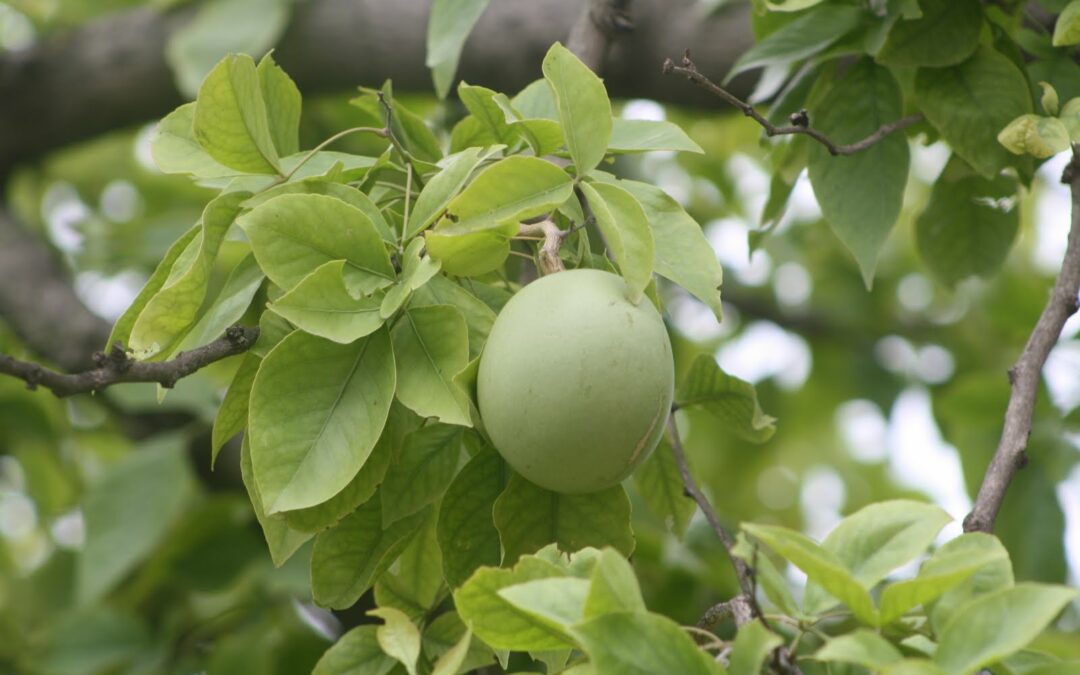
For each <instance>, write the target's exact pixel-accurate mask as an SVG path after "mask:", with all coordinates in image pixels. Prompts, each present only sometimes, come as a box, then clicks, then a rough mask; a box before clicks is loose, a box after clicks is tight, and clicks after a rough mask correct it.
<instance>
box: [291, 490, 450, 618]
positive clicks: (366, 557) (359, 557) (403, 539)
mask: <svg viewBox="0 0 1080 675" xmlns="http://www.w3.org/2000/svg"><path fill="white" fill-rule="evenodd" d="M429 517H430V513H429V510H424V511H421V512H419V513H414V514H413V515H411V516H408V517H407V518H402V519H401V520H398V521H396V522H395V523H393V524H392V525H390V527H388V528H385V529H384V528H383V526H382V504H381V500H380V499H379V495H378V494H376V496H375V497H373V498H372V499H370V500H368V502H367V503H365V504H364V505H363V506H361V507H360V508H359V509H357V510H356V511H354V512H352V513H351V514H349V515H348V516H346V517H345V518H343V519H342V520H341V522H340V523H338V524H337V525H335V526H334V527H331V528H330V529H328V530H326V531H324V532H321V533H320V534H319V535H318V536H317V537H315V546H314V547H313V548H312V550H311V592H312V594H313V596H314V598H315V602H317V603H318V604H320V605H322V606H323V607H330V608H332V609H346V608H348V607H351V606H352V605H353V604H354V603H355V602H356V601H357V600H358V599H359V598H360V596H361V595H363V594H364V593H365V592H366V591H367V590H368V589H369V588H371V587H372V585H374V583H375V581H376V579H378V578H379V577H380V576H381V575H382V574H383V572H385V571H386V570H387V569H388V568H389V567H390V565H392V564H393V562H394V561H395V560H397V557H398V556H399V555H401V552H402V551H404V550H405V547H407V546H408V545H409V542H411V541H412V539H413V537H414V536H416V535H417V534H418V533H419V532H420V528H421V526H422V525H423V524H424V522H425V521H426V520H427V519H428V518H429Z"/></svg>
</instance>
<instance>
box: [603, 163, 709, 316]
mask: <svg viewBox="0 0 1080 675" xmlns="http://www.w3.org/2000/svg"><path fill="white" fill-rule="evenodd" d="M619 186H620V187H623V188H625V189H626V190H627V191H628V192H630V194H632V195H634V197H636V198H637V200H638V203H639V204H641V208H643V209H644V210H645V215H646V217H647V218H648V220H649V225H650V226H651V227H652V232H653V242H654V244H655V256H656V257H655V261H654V265H655V267H656V273H657V274H659V275H660V276H662V277H664V278H665V279H670V280H671V281H674V282H675V283H677V284H679V285H680V286H682V287H683V288H685V289H686V290H687V291H689V292H690V293H691V294H692V295H694V297H696V298H697V299H698V300H701V301H702V302H704V303H705V304H706V305H708V306H709V309H711V310H712V311H713V314H715V315H716V319H717V321H719V320H720V319H721V315H722V313H723V312H722V310H721V304H720V283H721V281H723V272H722V271H721V269H720V263H719V262H718V261H717V259H716V254H715V253H714V252H713V250H712V246H710V245H709V241H708V240H707V239H706V238H705V234H704V233H703V232H702V231H701V226H700V225H698V223H697V221H695V220H694V219H693V218H691V217H690V215H689V214H688V213H686V211H685V210H683V207H682V206H680V205H679V203H678V202H677V201H675V200H674V199H673V198H672V197H671V196H669V195H668V194H667V193H666V192H664V191H663V190H661V189H660V188H658V187H655V186H653V185H649V184H647V183H640V182H638V181H633V180H620V181H619Z"/></svg>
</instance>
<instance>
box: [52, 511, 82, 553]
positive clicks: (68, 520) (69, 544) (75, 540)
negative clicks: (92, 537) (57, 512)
mask: <svg viewBox="0 0 1080 675" xmlns="http://www.w3.org/2000/svg"><path fill="white" fill-rule="evenodd" d="M49 531H50V533H51V534H52V538H53V541H55V542H56V545H57V546H58V547H60V548H65V549H69V550H72V551H77V550H79V549H81V548H82V547H83V544H84V543H85V542H86V521H85V520H83V514H82V511H81V510H79V509H75V510H74V511H69V512H68V513H65V514H64V515H62V516H60V517H59V518H57V519H56V520H54V521H53V523H52V526H51V527H50V528H49Z"/></svg>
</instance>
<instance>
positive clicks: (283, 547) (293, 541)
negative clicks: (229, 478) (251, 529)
mask: <svg viewBox="0 0 1080 675" xmlns="http://www.w3.org/2000/svg"><path fill="white" fill-rule="evenodd" d="M240 477H241V479H242V480H243V481H244V488H245V489H246V490H247V493H248V499H250V500H251V506H252V508H253V509H255V519H256V520H258V521H259V527H261V528H262V531H263V538H264V539H266V546H267V548H269V549H270V559H271V560H272V561H273V563H274V566H275V567H281V566H282V565H284V564H285V561H286V560H288V559H289V558H291V557H292V554H293V553H296V551H297V549H299V548H300V547H301V546H303V545H304V544H305V543H306V542H307V540H308V539H311V537H312V533H311V532H302V531H300V530H296V529H293V528H292V527H290V526H289V524H288V523H286V522H285V520H283V519H281V518H271V517H269V516H267V515H266V511H265V510H264V509H263V502H262V496H261V495H260V494H259V486H258V485H257V484H256V483H255V476H254V474H253V472H252V470H251V445H250V444H249V443H248V437H247V436H244V441H243V443H241V445H240Z"/></svg>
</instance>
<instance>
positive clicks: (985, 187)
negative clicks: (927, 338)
mask: <svg viewBox="0 0 1080 675" xmlns="http://www.w3.org/2000/svg"><path fill="white" fill-rule="evenodd" d="M1017 188H1018V185H1017V183H1016V179H1014V178H1012V177H1010V176H1005V175H1000V176H997V177H996V178H994V179H993V180H987V179H986V178H983V177H982V176H979V175H976V174H974V173H972V172H971V170H970V169H968V168H967V165H965V164H963V162H962V161H961V160H959V159H957V158H955V157H954V158H953V160H952V161H951V162H950V163H949V165H948V166H947V167H946V169H945V171H944V172H942V174H941V177H940V178H938V180H937V181H936V182H935V183H934V188H933V190H932V191H931V193H930V201H929V202H928V203H927V205H926V208H925V209H924V210H923V212H922V213H920V214H919V217H918V219H917V220H916V221H915V245H916V248H917V249H918V251H919V257H920V258H922V261H923V263H925V264H926V266H927V267H929V268H930V271H931V272H933V273H934V276H935V277H937V278H938V279H939V280H940V281H941V282H943V283H945V284H947V285H949V286H953V285H955V284H956V283H957V282H958V281H961V280H963V279H965V278H967V277H969V276H973V275H979V276H984V277H985V276H990V275H991V274H993V273H994V272H996V271H997V270H998V268H1000V267H1001V264H1002V263H1003V262H1005V258H1006V256H1007V255H1008V253H1009V250H1010V249H1011V248H1012V244H1013V241H1014V240H1015V239H1016V233H1017V230H1018V229H1019V228H1020V208H1019V205H1018V204H1017Z"/></svg>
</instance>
